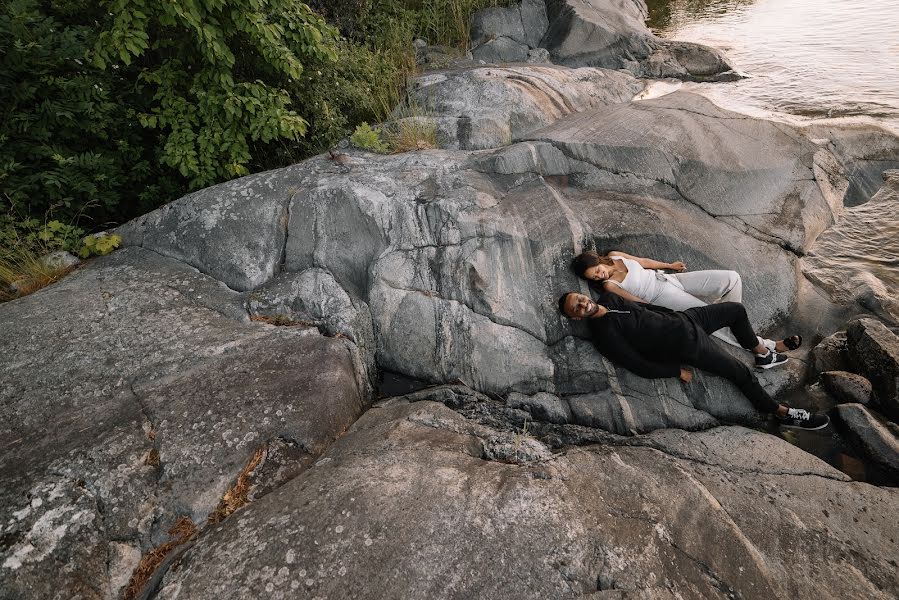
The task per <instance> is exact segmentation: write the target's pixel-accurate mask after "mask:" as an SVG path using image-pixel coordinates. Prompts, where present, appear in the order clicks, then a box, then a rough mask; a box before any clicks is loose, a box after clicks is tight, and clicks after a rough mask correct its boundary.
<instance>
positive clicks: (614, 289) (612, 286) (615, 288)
mask: <svg viewBox="0 0 899 600" xmlns="http://www.w3.org/2000/svg"><path fill="white" fill-rule="evenodd" d="M602 289H604V290H605V291H607V292H609V293H612V294H615V295H616V296H621V297H622V298H624V299H625V300H630V301H631V302H639V303H641V304H646V300H644V299H643V298H640V297H639V296H634V295H633V294H632V293H630V292H629V291H627V290H626V289H624V288H623V287H621V286H620V285H618V282H617V281H604V282H603V284H602Z"/></svg>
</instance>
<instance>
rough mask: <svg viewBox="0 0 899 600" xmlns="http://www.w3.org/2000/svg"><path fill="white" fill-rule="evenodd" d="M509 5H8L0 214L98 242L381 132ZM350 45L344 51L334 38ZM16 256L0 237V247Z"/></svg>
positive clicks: (138, 0) (0, 57)
mask: <svg viewBox="0 0 899 600" xmlns="http://www.w3.org/2000/svg"><path fill="white" fill-rule="evenodd" d="M498 3H499V4H505V3H508V2H506V1H505V0H502V1H500V2H497V0H312V7H313V9H318V10H320V11H321V12H322V13H323V14H324V15H325V16H327V17H328V18H329V19H331V20H332V22H333V23H335V24H336V25H339V26H340V28H341V29H340V31H338V29H337V28H336V27H335V26H332V25H329V24H327V23H326V22H325V20H324V19H323V18H322V17H321V16H319V15H318V14H316V13H315V12H313V10H312V9H310V8H309V6H307V5H306V4H304V3H302V2H299V1H297V0H171V1H168V2H154V1H152V0H105V1H102V2H99V3H98V2H88V1H86V0H56V1H54V2H47V1H46V0H6V1H5V2H4V3H3V5H2V6H0V214H7V213H15V214H18V215H22V216H21V217H19V218H18V221H22V222H24V221H25V220H27V219H37V221H35V222H37V223H40V224H41V227H43V223H45V222H53V221H56V222H59V223H72V224H73V225H72V226H75V225H78V226H81V227H84V228H86V229H89V230H94V231H96V230H99V229H104V228H106V227H107V226H108V225H110V224H112V223H118V222H122V221H125V220H127V219H130V218H132V217H135V216H137V215H139V214H142V213H144V212H147V211H149V210H151V209H153V208H155V207H157V206H159V205H160V204H163V203H165V202H168V201H170V200H172V199H174V198H177V197H178V196H180V195H183V194H184V193H186V192H188V191H191V190H193V189H196V188H199V187H204V186H207V185H211V184H214V183H218V182H220V181H224V180H227V179H230V178H233V177H236V176H239V175H243V174H245V173H248V172H252V171H259V170H263V169H268V168H273V167H278V166H283V165H285V164H289V163H292V162H296V161H298V160H301V159H303V158H306V157H308V156H310V155H312V154H316V153H319V152H321V151H323V150H324V149H326V148H328V147H330V146H332V145H333V144H334V143H336V142H337V141H338V140H340V139H342V138H344V137H346V136H348V135H350V134H351V133H352V132H353V131H354V130H355V128H356V126H357V125H359V124H360V123H363V122H367V123H374V122H382V121H384V120H385V119H387V117H388V115H389V114H390V111H391V110H392V108H393V107H394V106H396V105H397V104H398V103H399V102H400V100H401V99H402V97H403V96H404V93H405V85H406V82H407V80H408V78H409V77H410V75H411V74H412V73H413V72H414V69H415V54H414V51H413V49H412V40H413V39H414V38H415V37H423V38H425V39H427V40H428V41H429V42H430V43H442V44H446V45H452V46H456V47H460V48H461V47H464V46H465V45H466V43H467V35H468V20H469V17H470V13H471V11H472V10H475V9H477V8H481V7H483V6H488V5H494V4H498ZM340 35H342V36H343V37H340ZM6 243H9V241H8V240H5V239H4V238H3V236H2V235H0V245H2V244H6Z"/></svg>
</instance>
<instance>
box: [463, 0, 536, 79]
mask: <svg viewBox="0 0 899 600" xmlns="http://www.w3.org/2000/svg"><path fill="white" fill-rule="evenodd" d="M548 26H549V21H548V20H547V18H546V4H545V2H544V0H522V2H521V3H520V4H519V5H516V6H510V7H508V8H499V7H493V8H486V9H484V10H482V11H478V12H477V13H476V14H475V15H474V16H473V17H472V19H471V53H472V55H473V56H474V58H475V60H483V61H484V62H486V63H494V64H495V63H507V62H525V61H526V60H527V59H528V54H529V52H530V51H531V50H532V49H534V48H537V47H538V46H539V45H540V40H541V39H542V38H543V34H544V33H545V32H546V28H547V27H548Z"/></svg>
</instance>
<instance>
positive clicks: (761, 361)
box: [755, 350, 790, 369]
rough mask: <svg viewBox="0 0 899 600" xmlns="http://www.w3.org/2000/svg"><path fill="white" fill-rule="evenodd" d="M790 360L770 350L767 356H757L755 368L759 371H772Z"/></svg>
mask: <svg viewBox="0 0 899 600" xmlns="http://www.w3.org/2000/svg"><path fill="white" fill-rule="evenodd" d="M788 360H790V357H788V356H784V355H783V354H778V353H777V352H775V351H774V350H769V351H768V354H766V355H765V356H759V355H758V354H756V355H755V366H756V367H758V368H759V369H770V368H771V367H776V366H779V365H782V364H784V363H785V362H787V361H788Z"/></svg>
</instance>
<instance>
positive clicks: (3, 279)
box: [0, 246, 74, 302]
mask: <svg viewBox="0 0 899 600" xmlns="http://www.w3.org/2000/svg"><path fill="white" fill-rule="evenodd" d="M43 256H44V253H43V252H42V251H36V250H35V249H34V248H29V247H27V246H21V247H14V248H9V249H5V250H3V251H2V252H0V302H8V301H10V300H13V299H15V298H19V297H21V296H27V295H28V294H31V293H32V292H36V291H37V290H39V289H41V288H44V287H47V286H48V285H50V284H51V283H54V282H56V281H58V280H59V279H61V278H62V277H64V276H65V275H66V274H67V273H69V272H70V271H71V270H72V269H74V267H60V266H54V265H52V264H49V263H48V262H47V261H45V260H43V258H42V257H43Z"/></svg>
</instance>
